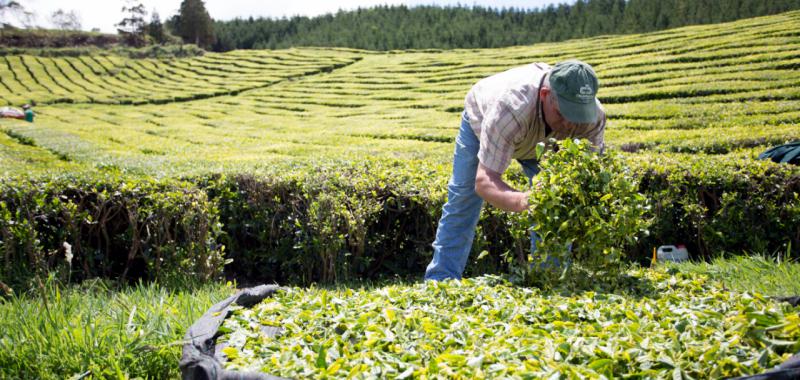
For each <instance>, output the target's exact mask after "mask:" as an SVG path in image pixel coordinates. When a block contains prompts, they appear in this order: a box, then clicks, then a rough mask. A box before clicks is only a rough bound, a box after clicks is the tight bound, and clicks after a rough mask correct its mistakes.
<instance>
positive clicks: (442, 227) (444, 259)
mask: <svg viewBox="0 0 800 380" xmlns="http://www.w3.org/2000/svg"><path fill="white" fill-rule="evenodd" d="M479 147H480V142H479V140H478V137H477V136H475V132H473V131H472V127H470V124H469V121H468V120H467V118H466V115H464V116H463V117H462V120H461V129H460V130H459V133H458V137H456V149H455V153H454V155H453V175H452V177H451V178H450V182H449V183H448V184H447V203H445V205H444V207H443V208H442V218H441V219H439V227H438V228H437V229H436V239H435V240H434V242H433V260H431V263H430V264H428V268H427V269H426V270H425V279H426V280H437V281H438V280H444V279H448V278H452V279H460V278H461V274H462V273H464V267H466V265H467V259H468V258H469V252H470V250H471V249H472V240H473V239H474V238H475V227H476V226H477V225H478V219H479V218H480V213H481V207H482V206H483V199H482V198H481V197H480V196H479V195H478V194H477V193H476V192H475V175H476V173H477V172H478V149H479ZM519 163H520V164H521V165H522V170H523V171H524V172H525V175H526V176H527V177H528V180H529V181H532V178H533V176H535V175H536V174H537V173H539V165H538V164H537V162H536V160H533V159H532V160H519ZM538 240H539V237H538V236H537V235H536V233H535V232H531V253H533V252H534V251H535V249H536V241H538Z"/></svg>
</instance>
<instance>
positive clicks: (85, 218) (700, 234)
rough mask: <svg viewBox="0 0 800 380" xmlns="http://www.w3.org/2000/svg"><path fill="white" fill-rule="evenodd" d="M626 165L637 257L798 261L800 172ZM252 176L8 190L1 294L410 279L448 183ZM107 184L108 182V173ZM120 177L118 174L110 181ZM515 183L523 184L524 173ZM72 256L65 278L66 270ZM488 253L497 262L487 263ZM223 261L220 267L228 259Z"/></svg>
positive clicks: (363, 170) (325, 166)
mask: <svg viewBox="0 0 800 380" xmlns="http://www.w3.org/2000/svg"><path fill="white" fill-rule="evenodd" d="M651 159H652V157H650V156H647V157H646V158H645V159H643V160H642V161H638V160H636V159H633V160H631V166H632V168H633V169H632V173H633V175H634V176H635V177H636V178H637V181H638V182H639V189H638V191H640V192H641V193H643V194H645V195H646V196H647V197H648V198H650V199H652V201H653V207H652V209H651V211H650V214H649V217H651V218H653V224H652V225H651V227H650V231H651V233H650V235H649V236H648V237H643V238H642V239H640V240H639V242H638V243H637V244H636V245H634V246H633V247H629V249H628V259H631V260H634V261H641V262H647V261H648V260H649V257H650V254H651V250H652V247H653V246H656V245H661V244H667V243H678V242H682V243H685V244H686V245H687V246H688V248H689V250H690V251H691V252H692V255H693V257H712V256H714V255H716V254H718V253H720V252H731V253H734V254H736V253H743V252H767V253H770V252H778V251H780V252H787V251H788V253H789V254H792V255H795V256H796V255H797V254H798V247H800V230H799V229H798V226H800V198H798V193H799V192H800V171H798V169H796V168H793V167H787V166H785V165H777V164H774V163H771V162H770V163H767V162H751V161H749V160H739V161H731V162H728V163H721V162H715V163H714V164H713V165H707V164H706V158H703V157H696V158H695V160H694V161H688V162H687V161H686V160H683V158H680V159H676V158H675V157H670V156H668V155H665V156H664V157H659V158H656V159H655V160H652V161H651ZM277 166H278V167H275V168H272V170H273V171H271V172H268V171H264V172H261V173H259V174H257V175H254V174H235V173H233V174H217V175H211V176H198V177H189V178H185V179H184V180H181V181H178V180H173V179H169V178H164V179H142V178H140V177H139V176H126V175H120V174H103V175H97V174H84V175H74V176H44V177H42V178H17V179H5V180H2V181H0V210H1V211H2V212H0V232H2V239H0V252H3V256H4V258H3V262H4V267H3V272H2V277H1V278H0V281H2V282H5V283H6V284H17V283H24V282H25V281H27V280H29V279H30V278H31V276H33V275H36V274H41V273H44V272H46V271H48V270H56V271H60V272H61V273H63V276H65V277H71V278H73V279H81V278H87V277H93V276H109V277H115V278H120V277H122V278H129V279H130V278H139V277H145V278H158V277H164V276H180V275H181V274H189V275H192V276H197V277H200V278H214V277H217V276H219V275H220V274H221V272H222V264H223V262H224V260H229V261H230V260H232V262H230V264H229V265H228V266H227V270H228V271H229V273H231V274H235V275H236V277H237V278H239V279H240V280H242V281H245V280H247V279H250V280H254V281H255V280H258V281H278V282H280V283H311V282H315V281H322V282H336V281H339V282H341V281H348V280H352V279H356V278H381V277H387V276H393V275H400V276H409V277H416V276H419V275H420V274H421V273H422V269H423V268H424V266H425V265H426V264H427V262H428V261H429V260H430V255H431V249H430V243H431V242H432V240H433V236H434V234H435V229H436V225H437V222H438V217H439V215H440V210H441V207H442V205H443V203H444V201H445V193H444V189H445V183H444V182H443V179H446V178H447V177H446V176H444V175H442V172H443V171H444V170H446V167H443V166H440V165H435V164H431V163H426V162H415V163H414V165H409V162H408V161H405V160H395V161H387V160H377V159H373V160H369V159H365V160H364V161H361V162H357V163H353V162H350V161H329V162H325V161H320V162H314V163H307V164H296V163H294V164H292V165H288V164H284V165H277ZM109 170H111V169H109ZM109 173H111V172H109ZM510 180H511V181H512V182H513V183H516V184H518V185H520V187H521V186H523V185H524V184H525V182H526V180H525V179H524V177H523V176H522V175H521V173H520V172H519V171H518V170H517V171H514V172H513V173H512V174H511V175H510ZM515 223H517V221H515V220H514V219H513V217H512V216H510V215H509V214H506V213H504V212H500V211H499V210H497V209H493V208H491V207H488V206H487V207H486V209H485V210H484V212H483V214H482V217H481V220H480V223H479V226H478V233H477V234H476V241H475V244H474V247H473V255H472V256H471V257H472V260H473V264H470V265H469V274H470V275H474V274H481V273H498V272H507V271H508V270H509V269H510V268H509V267H508V263H507V262H506V260H505V259H504V257H503V256H504V254H505V253H507V252H510V253H512V254H513V253H515V252H516V251H517V250H518V248H519V247H521V246H527V244H528V243H527V237H524V236H519V235H514V234H513V233H512V232H513V231H512V229H513V227H514V226H515V225H517V224H515ZM64 243H67V244H69V246H70V247H71V248H70V249H71V251H72V255H73V259H72V265H71V266H70V265H69V264H68V263H67V261H66V260H65V256H66V253H67V249H66V248H65V247H66V245H65V244H64ZM483 251H486V252H488V253H489V254H488V255H485V254H484V255H480V256H479V255H478V253H480V252H483ZM223 253H224V257H223Z"/></svg>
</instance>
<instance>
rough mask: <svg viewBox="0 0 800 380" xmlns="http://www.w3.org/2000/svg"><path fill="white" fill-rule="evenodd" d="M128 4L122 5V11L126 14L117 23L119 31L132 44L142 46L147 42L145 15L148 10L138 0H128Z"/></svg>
mask: <svg viewBox="0 0 800 380" xmlns="http://www.w3.org/2000/svg"><path fill="white" fill-rule="evenodd" d="M125 3H126V5H125V6H123V7H122V13H124V14H125V15H126V17H125V18H123V19H122V21H120V22H119V24H117V25H116V26H117V32H118V33H119V34H120V35H121V36H122V38H123V40H125V42H127V43H128V45H131V46H142V45H144V43H145V39H144V34H145V26H146V24H145V21H144V17H145V16H146V15H147V11H146V10H145V9H144V5H142V3H139V2H138V1H136V0H126V1H125Z"/></svg>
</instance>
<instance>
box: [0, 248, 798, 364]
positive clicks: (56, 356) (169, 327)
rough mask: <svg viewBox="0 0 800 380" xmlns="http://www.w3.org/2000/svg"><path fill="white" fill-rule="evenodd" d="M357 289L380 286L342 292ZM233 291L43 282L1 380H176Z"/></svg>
mask: <svg viewBox="0 0 800 380" xmlns="http://www.w3.org/2000/svg"><path fill="white" fill-rule="evenodd" d="M670 266H671V267H674V268H675V269H677V270H678V271H680V272H685V273H689V274H695V275H707V276H709V277H711V278H712V279H715V280H719V281H721V282H722V283H723V284H724V285H725V287H726V288H728V289H730V290H734V291H738V292H745V291H755V292H759V293H762V294H765V295H796V294H800V284H798V283H797V281H794V280H793V279H796V278H800V263H797V262H788V261H782V262H779V261H777V260H772V259H767V258H764V257H761V256H754V257H750V258H748V257H735V258H719V259H716V260H714V261H713V262H711V263H682V264H671V265H670ZM393 285H394V286H399V287H401V288H403V287H407V286H408V285H409V284H407V283H406V284H405V285H404V284H403V283H402V282H401V283H397V281H394V282H393ZM361 286H366V287H367V288H369V289H375V288H377V287H379V285H377V284H366V285H364V284H358V283H354V284H350V285H349V286H348V287H349V288H353V289H357V288H359V287H361ZM336 288H337V289H343V286H338V287H336ZM232 291H233V288H232V287H231V286H229V285H227V284H223V283H212V284H208V285H203V286H177V287H176V286H174V285H173V286H170V285H164V284H137V285H135V286H128V287H121V288H117V287H114V286H111V285H109V284H108V283H107V282H104V281H88V282H84V283H83V284H79V285H69V286H64V285H59V284H57V283H55V282H53V281H49V282H48V281H45V282H44V283H43V284H41V285H40V286H35V287H34V288H33V290H31V291H30V292H29V293H26V294H17V295H14V296H11V297H9V298H2V299H0V331H3V335H2V337H0V378H3V379H5V378H15V379H16V378H25V379H34V378H39V379H64V378H72V377H74V378H81V377H83V378H97V379H106V378H112V379H119V378H137V377H139V378H176V377H178V376H179V370H178V361H179V359H180V355H181V345H182V344H183V342H182V338H183V335H184V334H185V332H186V329H187V328H188V327H189V326H190V325H191V324H192V323H193V322H194V321H195V320H196V319H197V318H199V317H200V315H202V314H203V312H205V310H207V309H208V308H209V307H210V306H211V305H213V304H214V303H216V302H218V301H220V300H222V299H224V298H225V297H227V296H228V295H230V294H231V293H232ZM332 291H333V289H332Z"/></svg>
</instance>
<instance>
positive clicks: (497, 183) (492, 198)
mask: <svg viewBox="0 0 800 380" xmlns="http://www.w3.org/2000/svg"><path fill="white" fill-rule="evenodd" d="M475 192H476V193H478V195H480V197H481V198H483V199H484V200H485V201H487V202H489V204H491V205H492V206H494V207H497V208H499V209H501V210H504V211H511V212H523V211H525V210H527V209H528V207H530V205H529V204H528V196H529V195H530V193H529V192H520V191H517V190H515V189H514V188H512V187H511V186H509V185H508V184H507V183H505V181H503V178H502V175H501V174H500V173H498V172H496V171H494V170H491V169H489V168H487V167H486V166H483V164H478V172H477V174H476V175H475Z"/></svg>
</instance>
